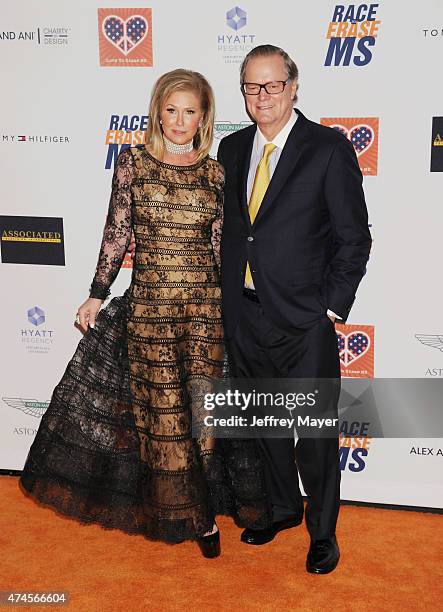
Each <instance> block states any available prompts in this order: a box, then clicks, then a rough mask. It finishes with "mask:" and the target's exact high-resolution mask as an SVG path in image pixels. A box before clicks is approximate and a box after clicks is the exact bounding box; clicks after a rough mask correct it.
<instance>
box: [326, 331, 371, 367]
mask: <svg viewBox="0 0 443 612" xmlns="http://www.w3.org/2000/svg"><path fill="white" fill-rule="evenodd" d="M335 332H336V334H337V342H338V354H339V357H340V370H341V375H342V376H343V377H344V378H346V377H347V378H374V326H373V325H348V324H340V323H338V322H337V323H336V325H335Z"/></svg>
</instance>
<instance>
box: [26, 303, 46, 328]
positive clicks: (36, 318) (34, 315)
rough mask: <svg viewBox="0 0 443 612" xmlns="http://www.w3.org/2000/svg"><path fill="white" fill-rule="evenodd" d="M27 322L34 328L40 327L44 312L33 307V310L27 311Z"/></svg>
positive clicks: (43, 320)
mask: <svg viewBox="0 0 443 612" xmlns="http://www.w3.org/2000/svg"><path fill="white" fill-rule="evenodd" d="M28 321H29V322H30V323H31V325H35V326H36V327H37V325H41V324H42V323H44V322H45V311H44V310H42V309H41V308H39V307H38V306H34V308H31V309H30V310H28Z"/></svg>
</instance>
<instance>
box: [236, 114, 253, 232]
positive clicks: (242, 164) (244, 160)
mask: <svg viewBox="0 0 443 612" xmlns="http://www.w3.org/2000/svg"><path fill="white" fill-rule="evenodd" d="M256 129H257V128H256V126H255V125H254V126H253V129H251V130H250V132H249V134H247V135H246V138H245V141H244V143H243V146H242V148H241V150H240V151H239V155H238V168H237V171H238V177H237V186H238V200H239V202H240V208H241V212H242V216H243V218H244V220H245V222H246V224H247V225H248V227H251V219H250V218H249V210H248V196H247V192H248V173H249V163H250V160H251V154H252V145H253V144H254V136H255V132H256Z"/></svg>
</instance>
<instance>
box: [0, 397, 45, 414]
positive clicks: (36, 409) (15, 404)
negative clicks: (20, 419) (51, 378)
mask: <svg viewBox="0 0 443 612" xmlns="http://www.w3.org/2000/svg"><path fill="white" fill-rule="evenodd" d="M2 399H3V401H4V402H5V404H8V406H10V407H11V408H16V410H21V411H22V412H24V413H25V414H30V415H31V416H33V417H35V418H36V419H41V418H42V416H43V415H44V413H45V412H46V409H47V407H48V406H49V402H39V401H38V400H34V399H23V398H21V397H3V398H2Z"/></svg>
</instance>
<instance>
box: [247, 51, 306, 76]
mask: <svg viewBox="0 0 443 612" xmlns="http://www.w3.org/2000/svg"><path fill="white" fill-rule="evenodd" d="M264 55H280V57H282V58H283V61H284V63H285V68H286V71H287V73H288V79H290V80H291V81H293V80H294V79H297V78H298V68H297V65H296V63H295V62H294V60H293V59H291V57H290V56H289V55H288V53H286V51H285V50H284V49H282V48H281V47H275V46H274V45H259V46H258V47H254V49H251V51H249V53H248V54H247V55H246V57H245V59H244V60H243V62H242V65H241V67H240V83H243V82H244V78H245V72H246V66H247V64H248V62H249V60H250V59H253V58H254V57H260V56H264Z"/></svg>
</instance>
